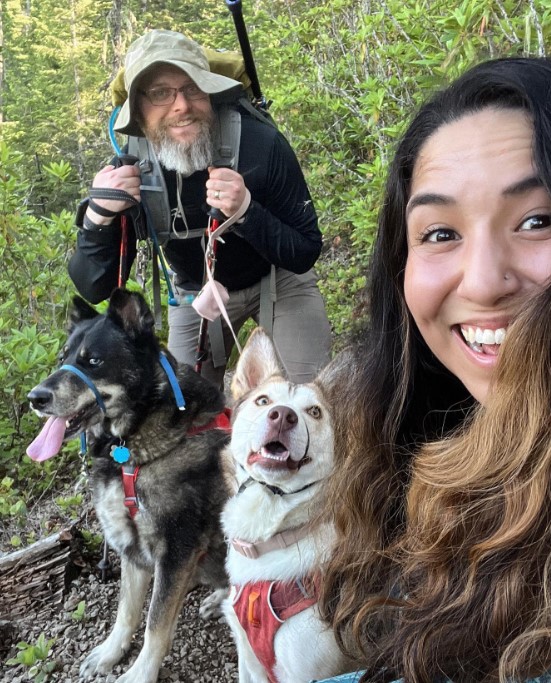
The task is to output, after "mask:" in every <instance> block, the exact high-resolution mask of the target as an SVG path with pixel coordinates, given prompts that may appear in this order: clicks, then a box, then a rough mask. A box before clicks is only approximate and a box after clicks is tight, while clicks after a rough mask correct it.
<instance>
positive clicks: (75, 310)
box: [67, 296, 99, 334]
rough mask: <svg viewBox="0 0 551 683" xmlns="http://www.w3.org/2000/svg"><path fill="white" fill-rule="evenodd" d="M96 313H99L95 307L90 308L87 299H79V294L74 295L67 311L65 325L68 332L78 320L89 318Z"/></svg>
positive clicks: (93, 316)
mask: <svg viewBox="0 0 551 683" xmlns="http://www.w3.org/2000/svg"><path fill="white" fill-rule="evenodd" d="M97 315H99V313H98V312H97V311H96V309H95V308H92V306H90V304H89V303H88V302H87V301H84V299H81V297H80V296H74V297H73V303H72V306H71V310H70V311H69V324H68V325H67V328H68V332H69V334H70V333H71V332H72V331H73V330H74V329H75V327H76V326H77V325H78V324H79V323H80V322H82V321H83V320H91V319H92V318H95V317H96V316H97Z"/></svg>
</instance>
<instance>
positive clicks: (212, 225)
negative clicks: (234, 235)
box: [194, 208, 225, 375]
mask: <svg viewBox="0 0 551 683" xmlns="http://www.w3.org/2000/svg"><path fill="white" fill-rule="evenodd" d="M209 216H210V219H209V225H208V227H207V230H206V233H207V245H208V242H209V239H208V238H209V237H210V234H211V233H213V232H214V231H215V230H216V229H217V228H218V226H219V225H220V221H223V220H224V219H225V216H224V214H223V213H222V212H221V211H220V210H219V209H215V208H211V210H210V211H209ZM217 247H218V242H217V241H216V240H214V242H213V244H212V255H210V254H209V262H208V268H211V267H212V261H214V260H215V257H216V249H217ZM206 282H207V280H206V278H205V283H206ZM208 327H209V321H208V320H207V319H206V318H203V317H202V318H201V322H200V323H199V338H198V340H197V351H196V355H195V367H194V370H195V372H196V373H198V374H199V375H200V374H201V370H202V368H203V362H204V361H205V360H206V358H207V332H208Z"/></svg>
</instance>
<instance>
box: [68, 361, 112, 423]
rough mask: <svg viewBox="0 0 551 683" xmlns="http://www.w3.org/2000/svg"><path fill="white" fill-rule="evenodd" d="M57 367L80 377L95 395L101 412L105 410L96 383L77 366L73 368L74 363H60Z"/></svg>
mask: <svg viewBox="0 0 551 683" xmlns="http://www.w3.org/2000/svg"><path fill="white" fill-rule="evenodd" d="M59 369H60V370H67V372H72V373H73V375H76V376H77V377H78V378H80V379H81V380H82V381H83V382H84V383H85V384H86V386H87V387H88V388H89V389H91V390H92V392H93V394H94V396H95V397H96V401H97V403H98V406H99V408H100V410H101V411H102V412H103V413H105V412H106V409H105V403H104V402H103V399H102V397H101V394H100V393H99V391H98V390H97V387H96V385H95V384H94V383H93V382H92V380H91V379H90V378H89V377H86V375H85V374H84V373H83V372H82V371H81V370H79V369H78V368H75V366H74V365H62V366H61V367H60V368H59Z"/></svg>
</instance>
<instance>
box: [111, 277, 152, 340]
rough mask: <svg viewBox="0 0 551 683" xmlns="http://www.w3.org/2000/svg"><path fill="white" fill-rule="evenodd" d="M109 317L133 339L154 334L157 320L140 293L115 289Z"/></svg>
mask: <svg viewBox="0 0 551 683" xmlns="http://www.w3.org/2000/svg"><path fill="white" fill-rule="evenodd" d="M107 317H108V318H111V320H113V322H115V323H116V324H117V325H119V326H120V327H122V329H123V330H124V331H125V332H126V334H128V336H129V337H131V338H132V339H136V338H137V337H140V336H142V335H143V334H151V335H152V334H154V327H155V319H154V317H153V314H152V313H151V310H150V309H149V306H148V305H147V303H146V301H145V299H144V298H143V296H142V295H141V294H140V293H139V292H129V291H128V290H127V289H115V290H114V291H113V293H112V294H111V297H110V299H109V308H108V309H107Z"/></svg>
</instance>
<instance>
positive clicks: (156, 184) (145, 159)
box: [128, 135, 171, 244]
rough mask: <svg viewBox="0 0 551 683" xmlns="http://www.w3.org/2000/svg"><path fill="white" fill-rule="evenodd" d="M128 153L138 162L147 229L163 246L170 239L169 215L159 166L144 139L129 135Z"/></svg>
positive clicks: (168, 205)
mask: <svg viewBox="0 0 551 683" xmlns="http://www.w3.org/2000/svg"><path fill="white" fill-rule="evenodd" d="M128 153H129V154H132V155H133V156H136V157H138V159H139V160H140V162H139V166H140V177H141V184H140V194H141V199H142V204H143V206H144V210H145V215H146V221H147V224H148V228H149V230H154V231H155V234H156V236H157V240H158V242H159V244H165V242H167V241H168V239H169V238H170V229H171V228H170V226H171V214H170V204H169V201H168V191H167V187H166V182H165V178H164V175H163V171H162V169H161V165H160V164H159V161H158V159H157V157H156V155H155V152H154V151H153V148H152V147H151V145H150V144H149V142H148V141H147V140H146V138H143V137H135V136H133V135H129V136H128Z"/></svg>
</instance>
